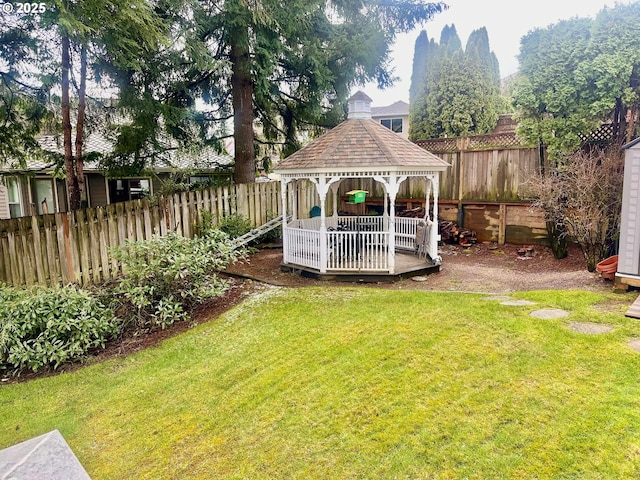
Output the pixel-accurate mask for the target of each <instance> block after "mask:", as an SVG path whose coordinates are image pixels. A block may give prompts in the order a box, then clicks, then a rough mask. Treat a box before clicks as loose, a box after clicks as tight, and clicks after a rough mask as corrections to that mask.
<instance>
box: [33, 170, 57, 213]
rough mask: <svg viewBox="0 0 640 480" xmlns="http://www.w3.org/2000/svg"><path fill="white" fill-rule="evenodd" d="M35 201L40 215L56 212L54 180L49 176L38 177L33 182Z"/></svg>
mask: <svg viewBox="0 0 640 480" xmlns="http://www.w3.org/2000/svg"><path fill="white" fill-rule="evenodd" d="M33 193H34V198H33V200H34V203H35V205H36V211H37V212H38V215H46V214H48V213H55V212H56V201H55V196H54V195H55V194H54V192H53V180H50V179H48V178H46V179H45V178H36V179H35V180H34V182H33Z"/></svg>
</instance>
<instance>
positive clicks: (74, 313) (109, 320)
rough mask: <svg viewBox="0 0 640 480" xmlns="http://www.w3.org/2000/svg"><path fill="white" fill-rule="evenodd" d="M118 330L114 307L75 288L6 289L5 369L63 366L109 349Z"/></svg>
mask: <svg viewBox="0 0 640 480" xmlns="http://www.w3.org/2000/svg"><path fill="white" fill-rule="evenodd" d="M118 329H119V321H118V320H117V319H116V318H115V317H114V315H113V312H112V310H110V309H109V308H107V307H105V306H104V305H103V304H102V303H101V302H99V301H98V300H97V299H96V298H95V297H93V296H92V295H91V293H89V292H88V291H86V290H80V289H78V288H76V287H75V286H68V287H64V288H62V287H57V288H44V287H36V288H32V289H29V290H19V289H16V288H12V287H6V286H3V287H2V288H0V369H2V370H11V371H13V373H19V372H20V371H23V370H25V369H29V370H33V371H34V372H35V371H38V370H41V369H43V368H46V367H53V368H57V367H59V366H60V365H61V364H62V363H64V362H67V361H70V360H75V359H78V358H80V357H82V356H83V355H84V354H86V353H87V352H88V351H89V350H90V349H92V348H95V347H104V344H105V342H106V341H107V340H108V339H109V338H111V337H113V336H114V335H116V334H117V333H118Z"/></svg>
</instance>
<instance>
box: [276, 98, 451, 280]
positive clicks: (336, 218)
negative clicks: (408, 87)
mask: <svg viewBox="0 0 640 480" xmlns="http://www.w3.org/2000/svg"><path fill="white" fill-rule="evenodd" d="M448 167H449V164H448V163H447V162H445V161H444V160H442V159H441V158H439V157H437V156H436V155H434V154H432V153H430V152H428V151H426V150H425V149H423V148H421V147H419V146H417V145H415V144H414V143H412V142H410V141H408V140H406V139H404V138H402V137H401V136H400V135H398V134H397V133H395V132H393V131H392V130H390V129H389V128H387V127H385V126H383V125H381V124H380V123H377V122H375V121H374V120H372V119H371V98H369V97H368V96H367V95H366V94H365V93H363V92H361V91H359V92H357V93H356V94H355V95H353V96H352V97H351V98H350V99H349V113H348V117H347V120H345V121H344V122H342V123H341V124H339V125H338V126H336V127H335V128H333V129H331V130H330V131H328V132H327V133H325V134H324V135H322V136H321V137H319V138H317V139H316V140H314V141H312V142H311V143H309V144H308V145H306V146H305V147H304V148H302V149H300V150H299V151H297V152H295V153H294V154H292V155H290V156H289V157H287V158H285V159H283V160H282V161H280V162H279V163H278V165H277V166H276V167H275V168H274V172H275V173H277V174H278V175H279V176H280V182H281V187H282V212H283V219H285V221H284V222H283V227H282V238H283V261H282V267H283V269H288V270H299V271H300V272H301V273H303V274H304V273H306V274H307V275H309V274H310V275H312V276H316V277H318V278H322V277H323V276H329V277H331V278H336V277H339V276H345V277H353V276H357V277H358V279H360V280H362V281H366V279H367V276H369V277H370V278H375V279H376V281H379V279H380V278H381V277H385V276H391V277H397V276H410V275H411V274H413V275H415V274H418V273H424V272H426V273H428V272H429V271H434V270H435V271H438V270H439V265H440V263H441V258H440V256H439V255H438V240H439V233H438V190H439V176H440V173H441V172H443V171H444V170H445V169H446V168H448ZM412 177H422V178H424V180H425V182H426V188H425V192H426V195H425V206H426V208H425V216H424V217H423V218H404V217H403V218H401V217H396V205H395V202H396V198H397V195H398V192H399V189H400V185H401V184H402V183H403V182H404V181H406V180H407V179H409V178H412ZM365 178H368V179H373V180H374V181H375V182H377V183H378V184H380V185H382V187H383V191H384V205H383V213H382V215H339V212H338V205H339V198H338V191H339V186H340V184H341V182H342V181H343V180H345V179H365ZM301 180H308V181H310V182H312V183H313V184H314V185H315V189H316V193H317V202H318V204H319V205H317V206H316V207H319V212H317V210H318V208H315V209H314V210H315V212H314V214H313V215H312V214H311V212H310V213H309V218H298V217H297V215H296V208H293V207H292V208H291V211H288V205H297V203H298V201H297V200H298V199H297V198H296V196H297V195H298V189H297V188H295V184H296V183H297V182H298V181H301ZM347 193H351V194H352V198H355V197H360V198H359V201H362V197H363V196H366V193H365V192H363V191H360V192H347ZM330 200H332V201H330ZM356 201H358V200H356ZM329 206H332V207H333V208H332V211H330V212H329V211H327V210H328V207H329ZM318 213H319V215H318ZM300 216H303V215H300ZM401 251H405V252H408V256H410V257H411V258H412V262H410V263H411V265H410V266H408V265H407V266H399V265H398V264H397V262H396V252H398V253H400V252H401ZM416 261H417V264H418V267H417V268H416ZM408 272H411V273H410V274H407V273H408Z"/></svg>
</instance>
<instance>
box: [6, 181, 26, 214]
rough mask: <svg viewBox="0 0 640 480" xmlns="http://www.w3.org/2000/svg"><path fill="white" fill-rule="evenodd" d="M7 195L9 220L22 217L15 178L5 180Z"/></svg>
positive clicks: (18, 190)
mask: <svg viewBox="0 0 640 480" xmlns="http://www.w3.org/2000/svg"><path fill="white" fill-rule="evenodd" d="M6 186H7V195H8V197H9V215H10V216H11V218H17V217H21V216H22V207H21V206H20V189H19V187H18V181H17V179H15V178H8V179H7V183H6Z"/></svg>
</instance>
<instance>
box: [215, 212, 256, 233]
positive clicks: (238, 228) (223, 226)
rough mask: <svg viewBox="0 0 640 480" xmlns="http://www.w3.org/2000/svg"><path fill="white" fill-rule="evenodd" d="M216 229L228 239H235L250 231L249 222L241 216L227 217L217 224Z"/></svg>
mask: <svg viewBox="0 0 640 480" xmlns="http://www.w3.org/2000/svg"><path fill="white" fill-rule="evenodd" d="M217 228H218V230H220V231H222V232H224V233H226V234H227V235H229V237H230V238H237V237H241V236H242V235H244V234H245V233H249V232H250V231H251V220H249V219H248V218H246V217H243V216H242V215H229V216H228V217H224V218H223V219H222V220H221V221H220V223H218V225H217Z"/></svg>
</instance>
